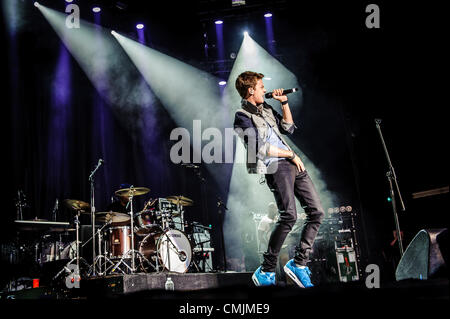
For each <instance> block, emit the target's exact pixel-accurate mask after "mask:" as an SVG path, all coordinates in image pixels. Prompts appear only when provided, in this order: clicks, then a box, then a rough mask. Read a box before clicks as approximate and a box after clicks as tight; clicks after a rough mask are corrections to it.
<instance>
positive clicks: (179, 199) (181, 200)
mask: <svg viewBox="0 0 450 319" xmlns="http://www.w3.org/2000/svg"><path fill="white" fill-rule="evenodd" d="M166 199H167V200H168V201H170V202H171V203H173V204H176V205H178V204H179V205H181V206H193V205H194V201H193V200H192V199H190V198H187V197H185V196H182V195H180V196H169V197H166Z"/></svg>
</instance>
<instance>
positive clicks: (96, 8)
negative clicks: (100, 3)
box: [92, 7, 102, 13]
mask: <svg viewBox="0 0 450 319" xmlns="http://www.w3.org/2000/svg"><path fill="white" fill-rule="evenodd" d="M92 11H93V12H95V13H98V12H100V11H102V9H100V7H93V8H92Z"/></svg>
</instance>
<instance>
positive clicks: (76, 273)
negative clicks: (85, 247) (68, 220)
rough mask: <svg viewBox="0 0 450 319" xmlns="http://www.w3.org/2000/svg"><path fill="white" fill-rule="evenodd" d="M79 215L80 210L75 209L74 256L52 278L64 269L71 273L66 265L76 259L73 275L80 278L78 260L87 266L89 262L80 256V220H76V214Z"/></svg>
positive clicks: (54, 278)
mask: <svg viewBox="0 0 450 319" xmlns="http://www.w3.org/2000/svg"><path fill="white" fill-rule="evenodd" d="M79 215H80V211H78V210H77V212H76V214H75V229H76V252H75V253H76V255H75V258H72V259H71V260H70V261H69V262H68V263H67V264H66V265H65V266H64V267H63V269H61V271H60V272H58V273H57V274H56V276H55V277H53V280H56V278H58V277H59V276H60V275H61V274H62V273H63V272H64V271H66V272H68V273H72V272H71V271H70V269H69V268H67V266H69V265H70V264H72V263H73V262H74V261H76V265H77V268H76V270H75V271H74V275H75V277H77V278H80V261H82V262H83V263H84V264H85V265H86V266H88V267H89V264H88V263H87V262H86V260H84V258H83V257H80V241H79V230H80V221H79V220H78V216H79Z"/></svg>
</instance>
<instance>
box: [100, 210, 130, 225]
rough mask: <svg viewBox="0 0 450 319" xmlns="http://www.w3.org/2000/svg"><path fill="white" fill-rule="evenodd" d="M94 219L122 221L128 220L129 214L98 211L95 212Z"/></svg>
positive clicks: (113, 221)
mask: <svg viewBox="0 0 450 319" xmlns="http://www.w3.org/2000/svg"><path fill="white" fill-rule="evenodd" d="M95 215H96V217H95V219H96V220H97V221H99V222H105V223H106V222H109V221H111V222H112V223H122V222H127V221H129V220H130V216H129V215H127V214H124V213H117V212H98V213H95Z"/></svg>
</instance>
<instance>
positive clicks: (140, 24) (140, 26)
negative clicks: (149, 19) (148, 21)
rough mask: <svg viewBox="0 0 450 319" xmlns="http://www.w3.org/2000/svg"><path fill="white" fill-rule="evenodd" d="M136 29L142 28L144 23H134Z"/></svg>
mask: <svg viewBox="0 0 450 319" xmlns="http://www.w3.org/2000/svg"><path fill="white" fill-rule="evenodd" d="M136 29H139V30H141V29H144V25H143V24H142V23H138V24H136Z"/></svg>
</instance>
